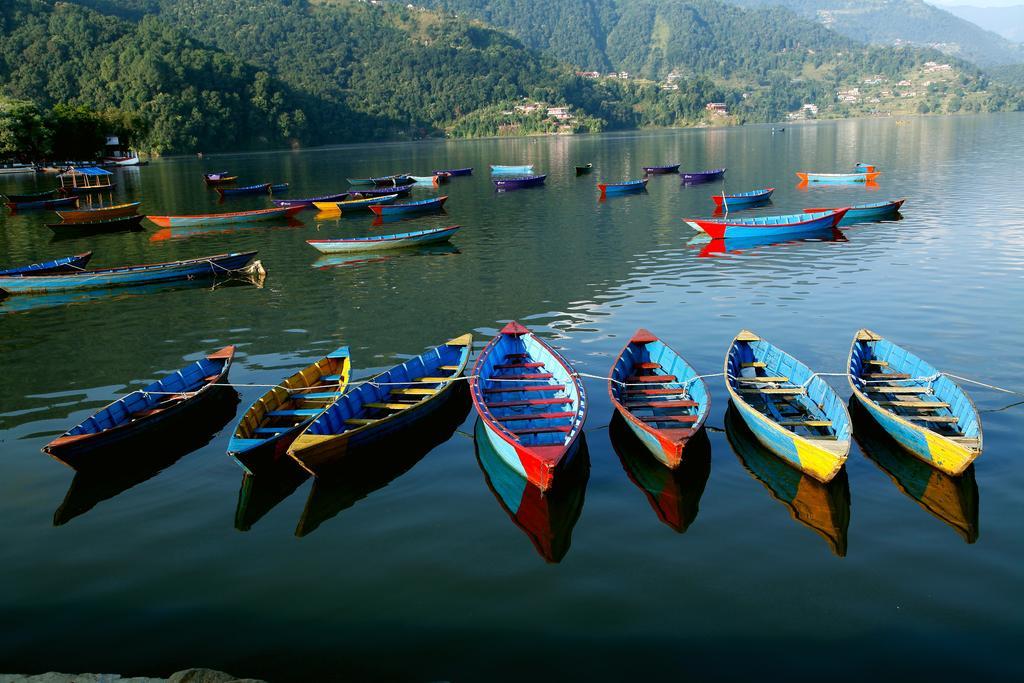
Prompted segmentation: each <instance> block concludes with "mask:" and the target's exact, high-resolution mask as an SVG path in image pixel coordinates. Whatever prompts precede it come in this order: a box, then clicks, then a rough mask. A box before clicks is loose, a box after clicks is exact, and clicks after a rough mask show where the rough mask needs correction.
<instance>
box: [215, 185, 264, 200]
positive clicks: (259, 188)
mask: <svg viewBox="0 0 1024 683" xmlns="http://www.w3.org/2000/svg"><path fill="white" fill-rule="evenodd" d="M216 189H217V194H219V195H220V196H221V197H237V196H239V195H244V194H267V193H268V192H270V183H256V184H255V185H242V186H241V187H218V188H216Z"/></svg>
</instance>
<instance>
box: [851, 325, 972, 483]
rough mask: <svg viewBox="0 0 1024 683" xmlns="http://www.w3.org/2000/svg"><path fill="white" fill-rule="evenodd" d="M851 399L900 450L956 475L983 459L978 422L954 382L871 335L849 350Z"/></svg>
mask: <svg viewBox="0 0 1024 683" xmlns="http://www.w3.org/2000/svg"><path fill="white" fill-rule="evenodd" d="M847 377H848V380H849V382H850V388H851V389H853V395H854V396H855V397H856V399H857V400H858V401H860V403H861V404H862V405H863V406H864V408H865V409H867V411H868V412H869V413H870V414H871V417H873V418H874V419H875V421H876V422H877V423H878V424H879V425H880V426H881V427H882V429H884V430H885V431H887V432H888V433H889V434H890V435H891V436H892V438H893V439H895V440H896V442H897V443H899V444H900V445H901V446H903V448H905V449H907V450H908V451H909V452H910V453H912V454H913V455H915V456H917V457H918V458H920V459H921V460H923V461H924V462H926V463H928V464H929V465H931V466H932V467H935V468H937V469H939V470H941V471H943V472H945V473H946V474H949V475H952V476H957V475H960V474H962V473H963V472H964V470H966V469H967V467H968V466H969V465H970V464H971V463H972V462H974V460H975V459H976V458H977V457H978V456H979V455H981V450H982V430H981V417H980V416H979V415H978V409H977V408H975V407H974V402H973V401H971V397H970V396H968V395H967V392H965V391H964V390H963V389H961V388H960V387H959V386H958V385H957V384H956V382H954V381H953V380H952V379H950V378H949V377H948V376H947V375H945V374H943V373H942V372H940V371H939V370H936V369H935V367H933V366H932V365H930V364H928V363H927V362H925V361H924V360H922V359H921V358H919V357H917V356H915V355H914V354H913V353H911V352H910V351H907V350H906V349H904V348H902V347H900V346H897V345H896V344H894V343H893V342H891V341H889V340H887V339H885V338H884V337H881V336H879V335H877V334H875V333H874V332H872V331H871V330H859V331H858V332H857V334H856V335H854V338H853V344H852V345H851V346H850V357H849V364H848V368H847Z"/></svg>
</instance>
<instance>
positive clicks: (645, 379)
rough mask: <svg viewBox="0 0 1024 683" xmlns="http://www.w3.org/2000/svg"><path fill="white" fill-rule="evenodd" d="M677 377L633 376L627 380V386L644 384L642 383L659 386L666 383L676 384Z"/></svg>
mask: <svg viewBox="0 0 1024 683" xmlns="http://www.w3.org/2000/svg"><path fill="white" fill-rule="evenodd" d="M675 381H676V376H675V375H633V376H632V377H627V378H626V383H627V384H633V383H642V382H654V383H658V384H664V383H666V382H675Z"/></svg>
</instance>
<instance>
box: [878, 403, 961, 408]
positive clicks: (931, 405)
mask: <svg viewBox="0 0 1024 683" xmlns="http://www.w3.org/2000/svg"><path fill="white" fill-rule="evenodd" d="M878 405H880V406H887V407H890V408H916V409H918V410H938V409H939V408H948V407H949V404H948V403H944V402H942V401H879V402H878Z"/></svg>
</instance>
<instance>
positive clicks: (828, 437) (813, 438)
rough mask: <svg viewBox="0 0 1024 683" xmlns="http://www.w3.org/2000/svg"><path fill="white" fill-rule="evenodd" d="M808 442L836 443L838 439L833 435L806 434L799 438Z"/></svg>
mask: <svg viewBox="0 0 1024 683" xmlns="http://www.w3.org/2000/svg"><path fill="white" fill-rule="evenodd" d="M801 438H804V439H808V440H810V441H838V440H839V437H838V436H836V435H835V434H808V435H807V436H804V437H801Z"/></svg>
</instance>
